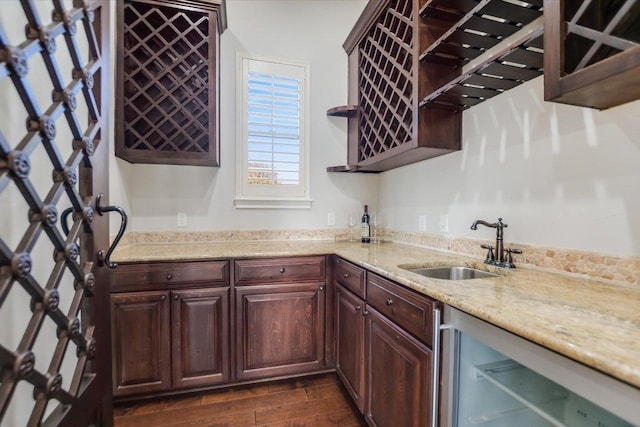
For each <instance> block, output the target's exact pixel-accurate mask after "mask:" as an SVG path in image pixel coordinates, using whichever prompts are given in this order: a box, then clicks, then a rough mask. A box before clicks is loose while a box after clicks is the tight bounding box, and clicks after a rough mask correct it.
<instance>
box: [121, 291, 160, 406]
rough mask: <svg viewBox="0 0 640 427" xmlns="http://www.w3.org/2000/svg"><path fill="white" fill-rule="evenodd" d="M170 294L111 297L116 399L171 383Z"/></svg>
mask: <svg viewBox="0 0 640 427" xmlns="http://www.w3.org/2000/svg"><path fill="white" fill-rule="evenodd" d="M168 297H169V292H129V293H122V294H114V295H112V296H111V316H112V328H111V339H112V346H113V387H114V388H113V390H114V395H115V396H126V395H130V394H139V393H148V392H153V391H161V390H166V389H168V388H169V387H170V385H171V384H170V383H171V360H170V357H171V353H170V347H169V346H170V328H169V326H170V325H169V298H168Z"/></svg>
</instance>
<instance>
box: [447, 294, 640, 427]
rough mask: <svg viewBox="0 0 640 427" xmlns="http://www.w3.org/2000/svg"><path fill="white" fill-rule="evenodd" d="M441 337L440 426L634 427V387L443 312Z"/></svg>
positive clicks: (637, 411) (639, 419) (637, 420)
mask: <svg viewBox="0 0 640 427" xmlns="http://www.w3.org/2000/svg"><path fill="white" fill-rule="evenodd" d="M441 331H442V352H443V358H442V364H443V370H442V372H443V377H442V379H441V382H442V389H441V404H440V408H439V412H440V426H441V427H484V426H486V427H516V426H522V427H537V426H541V427H542V426H569V427H592V426H593V427H622V426H624V427H627V426H638V425H640V389H638V388H635V387H632V386H630V385H628V384H625V383H622V382H621V381H618V380H615V379H613V378H611V377H609V376H607V375H605V374H603V373H600V372H598V371H595V370H594V369H592V368H589V367H586V366H584V365H582V364H580V363H578V362H575V361H573V360H570V359H568V358H566V357H564V356H561V355H559V354H557V353H554V352H552V351H550V350H548V349H545V348H543V347H541V346H539V345H537V344H534V343H532V342H530V341H527V340H524V339H522V338H520V337H518V336H516V335H513V334H511V333H509V332H506V331H505V330H503V329H500V328H497V327H495V326H493V325H491V324H489V323H486V322H484V321H482V320H479V319H477V318H475V317H473V316H470V315H468V314H466V313H464V312H461V311H459V310H456V309H454V308H451V307H448V306H447V307H445V309H444V324H443V325H442V326H441ZM639 357H640V355H639Z"/></svg>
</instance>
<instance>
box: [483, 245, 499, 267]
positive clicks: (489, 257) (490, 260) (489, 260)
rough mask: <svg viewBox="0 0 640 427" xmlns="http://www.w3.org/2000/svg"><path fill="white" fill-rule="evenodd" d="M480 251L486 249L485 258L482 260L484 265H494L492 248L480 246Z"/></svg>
mask: <svg viewBox="0 0 640 427" xmlns="http://www.w3.org/2000/svg"><path fill="white" fill-rule="evenodd" d="M480 247H481V248H482V249H487V257H486V258H485V260H484V263H485V264H495V262H496V256H495V255H494V253H493V246H490V245H480Z"/></svg>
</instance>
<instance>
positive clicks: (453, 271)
mask: <svg viewBox="0 0 640 427" xmlns="http://www.w3.org/2000/svg"><path fill="white" fill-rule="evenodd" d="M406 270H408V271H411V272H412V273H416V274H420V275H421V276H425V277H431V278H433V279H445V280H470V279H483V278H488V277H500V275H498V274H494V273H489V272H488V271H482V270H476V269H474V268H468V267H433V268H407V269H406Z"/></svg>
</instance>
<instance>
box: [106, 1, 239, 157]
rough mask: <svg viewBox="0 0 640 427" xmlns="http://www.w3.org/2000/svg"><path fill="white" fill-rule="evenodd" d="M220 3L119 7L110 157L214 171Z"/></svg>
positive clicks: (222, 24) (120, 3)
mask: <svg viewBox="0 0 640 427" xmlns="http://www.w3.org/2000/svg"><path fill="white" fill-rule="evenodd" d="M226 25H227V22H226V11H225V3H224V0H180V1H168V0H123V1H118V12H117V26H118V28H117V32H116V33H117V34H118V35H119V37H118V40H117V45H118V49H117V61H116V69H117V72H116V76H117V83H118V84H117V85H116V156H118V157H121V158H122V159H124V160H127V161H129V162H132V163H163V164H180V165H203V166H219V165H220V161H219V129H218V121H219V111H218V99H219V71H218V70H219V64H218V58H219V34H221V33H222V32H223V31H224V30H225V29H226Z"/></svg>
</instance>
